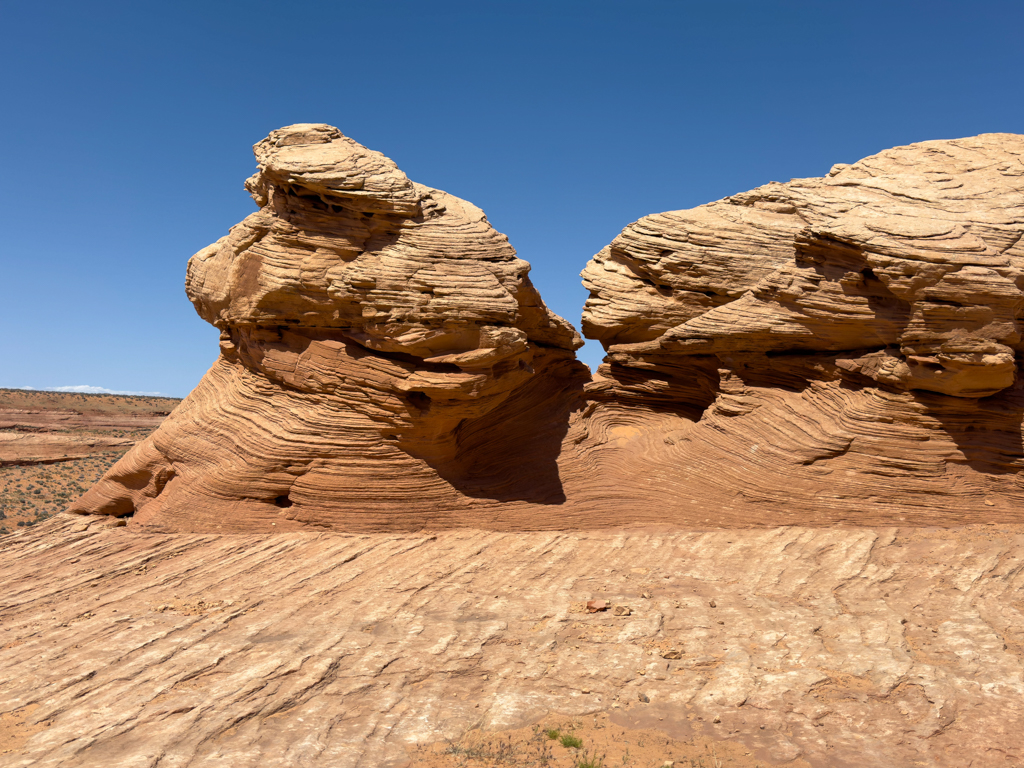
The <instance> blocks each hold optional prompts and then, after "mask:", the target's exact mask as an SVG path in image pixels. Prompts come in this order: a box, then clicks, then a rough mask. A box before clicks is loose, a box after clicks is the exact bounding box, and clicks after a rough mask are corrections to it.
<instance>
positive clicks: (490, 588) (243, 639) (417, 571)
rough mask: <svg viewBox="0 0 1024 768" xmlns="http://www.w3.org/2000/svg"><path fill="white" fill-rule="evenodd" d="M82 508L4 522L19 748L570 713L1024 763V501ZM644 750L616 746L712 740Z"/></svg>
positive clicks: (293, 761)
mask: <svg viewBox="0 0 1024 768" xmlns="http://www.w3.org/2000/svg"><path fill="white" fill-rule="evenodd" d="M60 517H61V518H64V519H63V520H60V519H56V518H55V519H54V520H52V521H49V522H47V523H45V524H44V525H42V526H37V527H36V528H33V529H30V530H29V531H26V532H23V533H17V534H13V535H9V536H6V537H4V538H3V539H2V547H0V571H2V572H3V573H4V575H5V577H6V583H7V586H6V588H5V590H4V593H3V596H2V598H0V668H2V669H3V671H4V684H3V685H2V686H0V764H3V765H4V766H5V768H28V766H32V767H33V768H58V767H59V768H94V767H98V766H124V767H125V768H128V767H130V766H154V765H155V766H161V767H163V766H174V767H175V768H200V767H206V766H218V765H231V766H233V767H234V768H248V767H250V766H251V767H252V768H257V767H258V768H276V767H281V768H284V767H285V766H288V767H290V766H323V767H324V768H327V767H328V766H329V767H330V768H357V767H358V768H362V767H363V766H396V767H397V766H410V768H413V767H416V766H421V765H424V764H429V765H436V763H426V762H425V761H423V762H421V761H420V760H419V759H418V758H419V757H423V751H422V750H421V749H420V748H421V747H423V746H424V745H429V744H432V743H437V742H440V745H441V746H442V747H445V746H446V740H451V741H453V742H456V743H458V740H459V739H460V736H461V735H462V734H464V733H465V732H466V731H467V730H469V729H472V728H477V727H481V728H484V729H485V730H488V731H490V730H496V729H508V728H516V727H520V726H524V725H529V724H531V723H535V722H538V721H541V722H543V721H544V718H545V715H546V713H549V712H555V713H560V714H561V715H562V716H563V717H565V718H568V717H572V716H575V717H577V718H582V717H583V716H587V721H588V722H594V724H595V725H598V724H599V720H598V719H594V718H592V717H591V716H592V715H596V714H599V713H604V714H606V715H607V716H608V720H610V721H611V722H612V723H614V724H615V725H616V726H617V727H625V728H626V729H627V730H633V729H638V728H644V729H656V730H659V731H662V732H664V733H666V734H668V735H669V736H672V737H673V738H675V739H683V740H689V739H692V738H695V737H699V738H700V739H703V740H712V741H717V742H718V744H719V747H718V750H717V751H718V754H719V755H722V756H723V757H729V756H734V759H728V760H723V764H724V765H725V766H745V767H746V768H754V766H756V765H760V766H761V768H768V766H780V765H785V766H788V767H789V768H807V767H808V766H813V767H814V768H861V767H862V766H923V767H925V768H932V767H936V768H937V767H940V766H941V767H942V768H961V767H962V766H969V765H973V766H979V767H980V766H984V767H985V768H989V767H990V766H1015V765H1020V764H1021V762H1022V761H1024V742H1022V740H1021V736H1020V734H1021V729H1022V728H1024V685H1022V683H1021V680H1022V675H1024V613H1022V611H1024V604H1022V602H1021V599H1020V596H1021V594H1022V592H1021V590H1022V589H1024V569H1022V563H1024V531H1022V527H1021V526H1019V525H1018V526H1008V527H996V526H969V527H960V528H955V529H948V530H937V529H923V528H904V529H899V528H886V529H871V528H857V529H849V528H831V529H823V528H817V529H808V528H799V527H790V528H783V529H774V530H746V531H739V530H717V531H715V530H705V531H696V530H692V531H678V530H677V531H672V532H662V533H658V532H653V531H636V530H634V531H630V532H628V533H622V532H610V531H604V532H589V533H585V534H580V533H576V534H566V533H550V532H548V533H545V532H533V533H516V534H508V533H494V532H482V531H450V532H442V533H439V534H437V535H429V536H428V535H395V534H370V535H359V536H353V535H345V534H336V533H320V534H315V533H303V532H294V533H285V534H282V535H278V536H269V537H268V536H266V535H263V534H256V535H253V534H248V535H245V534H234V535H199V534H177V535H161V534H149V533H146V532H136V531H132V530H131V529H130V528H111V527H109V524H110V523H113V522H118V521H114V520H111V519H110V518H106V519H105V522H97V521H96V520H95V518H84V519H83V518H71V517H70V516H67V515H62V516H60ZM591 600H606V601H608V602H610V603H612V604H613V605H625V606H628V607H629V608H631V612H630V613H629V614H628V615H620V616H616V615H614V612H613V611H604V612H599V613H588V612H587V611H586V607H585V606H586V603H587V602H588V601H591ZM582 735H583V738H584V739H585V740H587V743H586V744H585V746H586V747H592V743H591V742H590V741H589V737H588V736H587V734H586V733H584V734H582ZM641 736H642V735H641ZM623 738H624V739H626V740H628V741H632V742H633V743H634V744H635V743H636V742H637V741H638V738H637V735H635V734H633V733H626V734H625V735H624V736H623ZM650 740H651V741H653V739H650ZM639 741H640V742H643V739H642V738H640V739H639ZM723 744H724V746H723ZM640 746H642V743H641V745H640ZM634 752H635V754H634V759H632V760H628V761H623V762H620V761H619V760H618V759H616V760H615V764H616V765H623V766H626V768H629V767H630V766H632V767H633V768H641V767H642V766H651V765H662V762H663V761H665V760H672V759H676V760H680V761H681V762H680V763H678V764H682V765H689V760H686V761H682V760H681V758H682V756H681V755H679V754H677V753H664V752H663V753H662V754H661V755H660V756H659V758H660V759H659V760H657V762H655V761H654V760H653V759H644V758H645V755H644V753H643V751H642V750H639V749H635V750H634ZM745 753H746V754H745ZM646 757H654V756H653V755H650V756H646ZM744 757H746V758H748V759H749V761H747V760H744V759H743V758H744ZM459 764H460V762H456V761H454V760H453V761H452V762H449V763H446V764H445V765H450V766H457V765H459ZM485 764H486V765H491V764H492V762H488V763H485ZM519 764H525V765H529V764H530V763H527V762H525V761H524V762H523V763H519ZM559 764H562V765H564V764H565V763H559ZM570 764H572V763H570ZM609 764H610V763H609ZM705 764H706V765H709V766H710V765H713V764H714V763H713V762H712V761H711V759H710V757H707V756H706V757H705Z"/></svg>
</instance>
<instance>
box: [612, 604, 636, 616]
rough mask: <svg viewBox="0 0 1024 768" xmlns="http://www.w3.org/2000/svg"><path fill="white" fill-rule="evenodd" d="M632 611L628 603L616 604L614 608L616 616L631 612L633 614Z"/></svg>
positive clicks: (627, 614)
mask: <svg viewBox="0 0 1024 768" xmlns="http://www.w3.org/2000/svg"><path fill="white" fill-rule="evenodd" d="M632 612H633V609H632V608H630V607H629V606H628V605H616V606H615V607H614V608H613V609H612V613H614V614H615V615H616V616H629V614H631V613H632Z"/></svg>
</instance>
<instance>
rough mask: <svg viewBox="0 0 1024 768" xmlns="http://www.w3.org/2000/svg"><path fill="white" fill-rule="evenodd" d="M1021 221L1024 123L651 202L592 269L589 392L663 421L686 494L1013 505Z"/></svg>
mask: <svg viewBox="0 0 1024 768" xmlns="http://www.w3.org/2000/svg"><path fill="white" fill-rule="evenodd" d="M1022 235H1024V137H1022V136H1017V135H1009V134H992V135H984V136H978V137H975V138H970V139H961V140H955V141H930V142H924V143H921V144H913V145H910V146H906V147H897V148H896V149H891V150H888V151H885V152H882V153H880V154H878V155H875V156H873V157H869V158H867V159H865V160H862V161H860V162H858V163H855V164H853V165H837V166H835V167H834V168H833V169H832V171H831V173H830V174H829V175H828V177H826V178H822V179H795V180H793V181H791V182H789V183H788V184H778V183H772V184H768V185H766V186H764V187H760V188H758V189H755V190H753V191H751V192H746V193H743V194H740V195H735V196H733V197H730V198H727V199H725V200H720V201H718V202H715V203H711V204H708V205H704V206H701V207H699V208H696V209H693V210H690V211H677V212H673V213H665V214H659V215H655V216H648V217H645V218H643V219H641V220H640V221H638V222H636V223H634V224H632V225H630V226H629V227H627V228H626V229H625V230H624V231H623V232H622V234H621V235H620V236H619V237H617V238H616V239H615V240H614V241H613V242H612V243H611V245H609V246H608V247H607V248H605V249H604V250H603V251H602V252H601V253H599V254H598V255H597V256H596V257H595V258H594V260H593V261H591V262H590V263H589V264H588V265H587V268H586V269H585V271H584V273H583V277H584V283H585V284H586V286H587V287H588V288H589V289H590V291H591V297H590V299H589V300H588V301H587V305H586V309H585V312H584V316H583V330H584V333H585V335H586V336H588V337H590V338H596V339H600V340H601V342H602V343H603V344H604V345H605V346H606V349H607V351H608V355H607V357H606V361H605V364H604V365H603V366H602V367H601V369H600V373H599V375H598V376H597V377H596V379H595V382H594V383H593V384H591V385H590V386H589V387H588V390H589V396H590V397H592V398H595V399H597V400H598V401H599V402H601V403H606V404H609V405H610V407H611V408H612V410H617V411H618V414H617V415H616V416H615V418H614V419H613V422H614V423H619V424H620V425H628V426H631V427H632V428H634V429H635V430H637V431H638V432H643V433H645V434H646V435H647V439H646V440H645V441H643V442H642V444H641V442H638V444H637V447H638V448H641V450H640V451H634V455H639V454H640V453H642V454H643V461H644V462H645V463H646V466H647V467H648V468H649V469H650V470H652V471H654V472H656V473H658V474H660V475H663V476H664V475H668V474H670V473H674V474H675V476H676V477H682V478H685V481H684V482H681V483H680V482H673V483H672V485H673V486H674V490H675V491H676V492H677V493H678V494H679V496H681V498H677V501H676V504H682V505H686V503H687V501H690V502H692V503H694V504H696V503H700V502H701V501H702V500H703V501H704V502H705V503H706V502H708V501H711V502H718V503H717V504H715V506H719V504H721V505H723V506H725V507H727V508H729V512H728V513H727V515H726V517H727V518H728V516H729V514H732V515H733V516H734V517H735V516H740V517H746V516H749V519H751V520H753V519H755V518H756V517H757V515H756V514H753V515H751V514H749V513H750V512H751V511H752V509H753V508H760V509H761V510H763V511H764V512H765V513H766V516H767V517H766V518H763V519H772V520H775V521H779V522H781V521H784V520H785V515H786V514H792V515H795V517H791V518H790V519H791V520H793V521H797V520H801V521H836V520H848V521H852V522H858V521H860V522H864V521H866V520H869V519H878V515H880V514H881V515H884V514H887V513H888V514H890V515H892V516H893V518H894V519H899V520H903V519H907V520H914V521H917V522H928V521H940V520H943V519H946V520H949V519H956V516H957V515H961V516H962V517H961V519H972V518H974V519H984V518H985V517H986V516H990V515H995V516H997V517H1001V518H1002V519H1007V518H1008V517H1011V518H1012V517H1014V516H1015V515H1019V511H1018V510H1019V505H1020V503H1021V502H1022V501H1024V486H1022V484H1021V481H1020V474H1019V473H1020V471H1021V469H1024V451H1022V449H1021V414H1022V413H1024V392H1022V386H1024V385H1022V384H1021V382H1020V380H1019V376H1018V363H1017V355H1018V354H1019V353H1020V352H1021V350H1022V348H1024V347H1022V339H1021V334H1020V317H1021V314H1022V312H1024V291H1022V288H1024V240H1022ZM655 414H662V415H663V417H662V423H660V424H657V425H654V424H652V421H654V419H653V418H652V417H653V416H654V415H655ZM659 438H662V439H661V440H659ZM659 443H666V444H668V445H667V447H666V446H663V445H661V444H659ZM624 460H625V461H626V462H627V464H628V463H629V461H630V457H628V456H626V457H624ZM626 474H627V475H628V474H629V473H628V472H627V473H626ZM744 510H746V511H744ZM782 510H785V511H784V512H782ZM716 511H717V510H716ZM780 512H781V514H780ZM709 516H710V517H712V518H717V517H718V515H716V514H714V512H713V513H712V514H711V515H709Z"/></svg>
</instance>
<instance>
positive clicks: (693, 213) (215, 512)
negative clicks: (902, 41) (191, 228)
mask: <svg viewBox="0 0 1024 768" xmlns="http://www.w3.org/2000/svg"><path fill="white" fill-rule="evenodd" d="M255 152H256V157H257V161H258V164H259V170H258V172H257V173H256V175H255V176H253V178H252V179H250V180H249V182H248V183H247V187H248V189H249V190H250V192H251V193H252V195H253V197H254V198H255V200H256V201H257V203H258V204H259V206H260V210H259V211H258V212H257V213H254V214H252V215H251V216H249V217H248V218H247V219H246V220H245V221H243V222H242V223H240V224H238V225H237V226H236V227H234V228H233V229H232V230H231V233H230V234H229V235H228V236H227V237H225V238H223V239H221V240H220V241H218V242H217V243H215V244H214V245H212V246H210V247H209V248H206V249H204V250H203V251H201V252H200V253H198V254H196V255H195V256H194V257H193V258H192V260H191V261H190V263H189V270H188V280H187V286H186V287H187V291H188V295H189V296H190V297H191V299H192V300H193V302H194V304H195V306H196V309H197V310H198V312H199V314H200V315H201V316H202V317H203V318H204V319H206V320H207V321H209V322H210V323H212V324H214V325H215V326H217V327H218V328H220V329H221V337H222V342H221V348H222V353H221V357H220V359H219V360H218V362H217V363H216V365H215V366H214V367H213V369H212V370H211V371H210V372H209V373H208V374H207V376H206V377H205V378H204V379H203V381H202V382H201V383H200V385H199V387H198V388H197V389H196V390H195V391H194V392H193V393H192V395H191V396H190V397H189V398H188V399H187V400H186V401H185V402H183V403H182V405H181V406H180V407H179V408H178V409H177V410H176V411H175V412H174V414H172V416H171V417H169V418H168V419H167V421H166V422H165V423H164V424H163V425H162V426H161V428H160V429H159V430H158V431H157V432H156V433H154V435H153V436H152V437H151V438H150V439H148V440H147V441H145V442H144V443H142V444H140V445H138V446H137V447H136V448H134V449H133V450H132V451H131V452H130V453H129V454H128V455H127V456H126V457H125V458H124V459H123V460H122V461H121V462H119V464H118V465H116V466H115V467H114V468H113V469H112V470H111V472H110V473H109V474H108V475H107V476H106V477H105V478H104V479H103V480H102V481H101V482H100V483H98V484H97V485H96V486H95V487H94V488H93V489H92V490H91V491H90V492H89V493H88V494H86V496H84V497H83V498H82V499H81V500H80V501H79V503H78V504H77V505H75V507H74V508H73V511H78V512H88V513H101V514H111V515H115V516H118V517H126V516H132V525H133V526H143V527H147V528H149V529H151V530H165V531H174V530H177V531H229V530H247V531H254V530H266V531H270V530H282V529H289V528H301V527H310V526H312V527H318V528H330V529H335V530H345V531H382V530H406V531H411V530H420V529H423V528H434V529H441V528H450V527H480V528H491V529H502V530H525V529H534V530H536V529H549V530H557V529H567V528H582V527H602V526H618V525H633V524H636V525H651V524H670V525H704V524H708V523H711V524H717V525H738V526H743V525H780V524H829V523H836V522H852V523H858V524H865V525H873V524H886V523H892V522H906V523H914V524H942V525H946V524H954V523H967V522H989V521H1010V520H1019V519H1021V515H1020V512H1019V510H1020V504H1021V502H1024V485H1022V483H1021V480H1020V471H1021V469H1024V449H1022V427H1021V421H1022V414H1024V382H1021V380H1020V377H1019V376H1018V368H1019V365H1018V360H1017V356H1018V354H1019V352H1020V351H1021V349H1022V344H1024V342H1022V339H1021V334H1020V320H1019V317H1020V315H1021V313H1022V312H1024V291H1022V287H1024V240H1022V234H1024V162H1022V158H1024V137H1021V136H1016V135H1010V134H993V135H984V136H979V137H975V138H970V139H960V140H954V141H933V142H925V143H921V144H914V145H910V146H906V147H898V148H896V149H892V150H887V151H885V152H882V153H880V154H878V155H875V156H873V157H869V158H867V159H865V160H862V161H860V162H858V163H855V164H853V165H849V166H845V165H843V166H836V167H834V168H833V169H832V172H831V173H830V174H829V176H827V177H826V178H820V179H797V180H793V181H791V182H789V183H788V184H776V183H773V184H769V185H767V186H764V187H761V188H759V189H756V190H753V191H752V192H747V193H744V194H740V195H735V196H733V197H731V198H727V199H725V200H720V201H718V202H715V203H710V204H708V205H705V206H701V207H699V208H696V209H693V210H690V211H678V212H673V213H665V214H658V215H654V216H648V217H645V218H644V219H642V220H640V221H638V222H636V223H634V224H632V225H630V226H629V227H627V228H626V229H625V230H624V231H623V233H622V234H621V235H620V236H619V237H618V238H616V240H615V241H614V242H613V243H612V244H611V245H610V246H608V247H607V248H606V249H604V250H603V251H602V252H601V253H599V254H598V255H597V256H596V257H595V258H594V260H593V261H591V262H590V264H588V265H587V267H586V269H585V271H584V282H585V284H586V285H587V286H588V287H589V289H590V290H591V298H590V299H589V300H588V302H587V306H586V309H585V312H584V316H583V330H584V332H585V334H586V335H587V336H589V337H591V338H595V339H599V340H600V341H601V342H602V343H604V344H605V345H606V347H607V351H608V356H607V358H606V362H605V364H604V365H602V366H601V368H600V370H599V371H598V373H597V374H596V375H595V376H594V377H590V376H589V374H588V372H587V371H586V369H585V367H584V366H582V365H581V364H580V363H578V362H577V361H576V360H575V358H574V355H573V350H574V349H575V348H577V347H578V345H579V343H580V341H579V338H578V336H577V335H576V333H575V331H573V329H572V328H571V327H570V326H569V325H568V324H567V323H566V322H565V321H563V320H562V319H561V318H558V317H556V316H554V315H553V314H552V313H550V312H549V311H548V310H547V309H546V307H545V306H544V304H543V302H542V301H541V299H540V296H539V295H538V294H537V291H536V290H535V289H534V287H533V286H532V285H531V283H530V281H529V278H528V277H527V272H528V265H527V264H526V262H525V261H522V260H521V259H519V258H518V257H517V256H516V254H515V252H514V251H513V249H512V248H511V246H510V245H509V243H508V241H507V239H506V238H505V237H504V236H503V235H501V234H499V233H497V232H496V231H495V230H494V229H493V228H491V226H490V225H489V224H488V223H487V220H486V218H485V217H484V215H483V213H482V212H481V211H480V210H479V209H477V208H475V207H474V206H472V205H470V204H469V203H466V202H464V201H461V200H458V199H457V198H454V197H452V196H450V195H447V194H445V193H443V192H439V191H437V190H433V189H429V188H427V187H423V186H421V185H418V184H415V183H413V182H411V181H409V180H408V178H406V176H405V175H404V174H403V173H402V172H401V171H400V170H398V168H397V167H396V166H395V165H394V163H393V162H392V161H390V160H389V159H388V158H386V157H384V156H383V155H381V154H379V153H377V152H372V151H370V150H367V149H365V148H364V147H361V146H360V145H359V144H356V143H355V142H354V141H352V140H351V139H348V138H346V137H344V136H342V135H341V134H340V133H339V132H338V131H337V130H336V129H334V128H331V127H329V126H324V125H297V126H291V127H290V128H285V129H282V130H280V131H275V132H274V133H272V134H271V135H270V136H269V137H268V138H267V139H265V140H264V141H262V142H260V143H259V144H257V145H256V147H255Z"/></svg>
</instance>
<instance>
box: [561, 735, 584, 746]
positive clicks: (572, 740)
mask: <svg viewBox="0 0 1024 768" xmlns="http://www.w3.org/2000/svg"><path fill="white" fill-rule="evenodd" d="M559 742H560V743H561V745H562V746H563V747H565V748H566V749H581V748H582V747H583V740H582V739H578V738H576V737H575V736H573V735H572V734H569V733H566V734H564V735H563V736H562V738H561V739H559Z"/></svg>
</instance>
